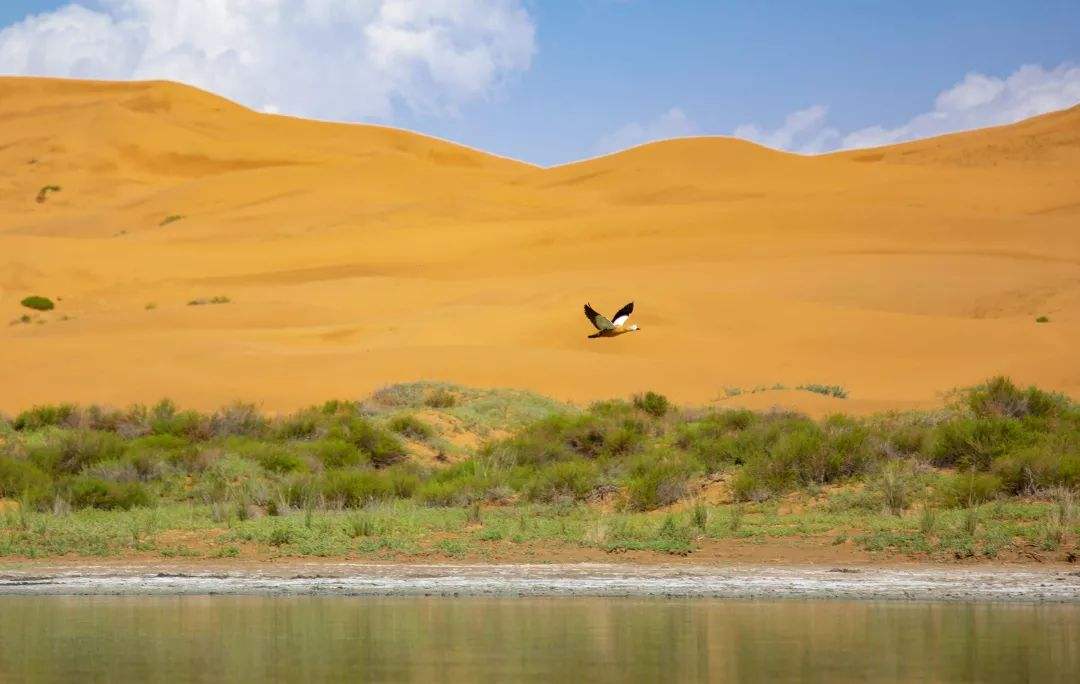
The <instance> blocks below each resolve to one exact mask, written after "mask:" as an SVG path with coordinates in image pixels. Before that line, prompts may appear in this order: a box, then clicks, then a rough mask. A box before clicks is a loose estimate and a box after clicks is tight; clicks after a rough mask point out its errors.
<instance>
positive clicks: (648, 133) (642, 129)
mask: <svg viewBox="0 0 1080 684" xmlns="http://www.w3.org/2000/svg"><path fill="white" fill-rule="evenodd" d="M696 131H697V126H695V125H694V122H693V121H691V120H690V119H689V118H687V116H686V114H685V113H684V112H683V110H681V109H679V108H678V107H672V108H671V109H669V110H667V111H666V112H664V113H663V114H661V115H660V116H659V117H657V118H656V119H653V120H652V121H649V122H646V123H644V124H642V123H637V122H633V123H629V124H626V125H625V126H623V127H622V128H620V129H619V130H617V131H615V132H613V133H609V134H608V135H605V136H604V137H603V138H601V139H600V140H599V141H597V143H596V145H595V146H594V148H593V151H594V153H595V154H607V153H609V152H615V151H618V150H624V149H626V148H627V147H633V146H635V145H640V144H642V143H646V142H649V141H650V140H664V139H667V138H678V137H682V136H686V135H693V134H694V133H695V132H696Z"/></svg>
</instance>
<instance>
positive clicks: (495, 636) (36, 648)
mask: <svg viewBox="0 0 1080 684" xmlns="http://www.w3.org/2000/svg"><path fill="white" fill-rule="evenodd" d="M222 680H226V681H251V682H254V681H286V680H288V681H327V680H332V681H415V682H473V681H491V682H506V681H538V682H561V681H576V682H601V681H638V682H655V681H701V680H712V681H734V680H743V681H746V680H756V681H780V680H796V681H822V682H845V681H934V682H939V681H980V682H988V681H1003V682H1012V681H1038V682H1051V681H1070V682H1075V681H1080V605H1077V604H1001V603H974V604H966V603H902V602H855V601H836V600H832V601H830V600H824V601H801V600H781V601H739V600H721V599H635V598H597V597H579V598H567V597H557V598H477V597H466V598H425V597H386V598H383V597H340V596H338V597H313V596H290V597H280V596H279V597H270V596H201V597H200V596H173V597H165V596H123V597H104V596H84V597H64V596H6V597H0V681H3V682H21V681H35V682H39V681H40V682H50V681H56V682H66V681H79V682H94V681H102V682H104V681H109V682H120V681H141V682H157V681H162V682H164V681H169V682H208V681H222Z"/></svg>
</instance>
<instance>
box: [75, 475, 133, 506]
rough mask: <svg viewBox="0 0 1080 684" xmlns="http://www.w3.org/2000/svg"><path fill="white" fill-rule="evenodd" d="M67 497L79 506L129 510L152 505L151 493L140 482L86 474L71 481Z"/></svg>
mask: <svg viewBox="0 0 1080 684" xmlns="http://www.w3.org/2000/svg"><path fill="white" fill-rule="evenodd" d="M67 499H68V501H69V502H70V503H71V505H72V506H75V507H77V508H102V509H106V510H109V509H122V510H129V509H132V508H135V507H138V506H149V505H150V493H149V492H148V491H147V490H146V487H144V486H143V485H142V484H140V483H138V482H110V481H108V480H102V479H100V478H96V477H88V476H85V475H84V476H80V477H77V478H75V479H74V480H72V481H71V483H70V484H69V485H68V496H67Z"/></svg>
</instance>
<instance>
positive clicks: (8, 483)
mask: <svg viewBox="0 0 1080 684" xmlns="http://www.w3.org/2000/svg"><path fill="white" fill-rule="evenodd" d="M51 485H52V481H51V479H50V478H49V476H48V475H47V474H46V473H44V472H43V471H42V470H41V469H40V468H38V467H37V466H35V465H34V464H32V463H28V462H26V461H23V460H21V459H16V458H10V457H8V456H3V455H0V498H7V499H19V498H22V497H27V498H29V499H30V500H31V501H40V500H43V499H45V498H46V495H47V494H48V492H49V489H50V487H51Z"/></svg>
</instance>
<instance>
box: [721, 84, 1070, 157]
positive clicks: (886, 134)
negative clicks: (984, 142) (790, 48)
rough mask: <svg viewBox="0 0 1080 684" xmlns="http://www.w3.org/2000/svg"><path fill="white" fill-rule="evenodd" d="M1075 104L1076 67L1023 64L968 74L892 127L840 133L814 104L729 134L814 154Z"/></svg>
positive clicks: (1008, 120) (977, 125)
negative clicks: (776, 121) (1001, 74)
mask: <svg viewBox="0 0 1080 684" xmlns="http://www.w3.org/2000/svg"><path fill="white" fill-rule="evenodd" d="M1077 103H1080V67H1077V66H1072V65H1069V64H1062V65H1060V66H1058V67H1055V68H1053V69H1044V68H1042V67H1041V66H1037V65H1025V66H1022V67H1020V68H1019V69H1017V70H1016V71H1014V72H1013V73H1012V74H1010V75H1009V76H1007V77H1005V78H998V77H995V76H986V75H984V74H978V73H970V74H968V75H967V76H965V77H964V79H963V80H962V81H960V82H959V83H957V84H956V85H954V86H953V87H951V88H949V89H948V90H945V91H943V92H941V93H939V94H938V96H937V97H936V98H935V99H934V108H933V109H932V110H931V111H929V112H925V113H923V114H919V115H917V116H915V117H913V118H911V119H910V120H909V121H907V122H906V123H904V124H901V125H900V126H896V127H895V128H887V127H885V126H880V125H877V126H868V127H866V128H860V129H858V130H856V131H852V132H850V133H848V134H846V135H841V134H840V133H839V132H838V131H836V130H835V129H834V128H831V127H829V126H828V125H827V114H828V110H827V109H826V108H825V107H823V106H821V105H815V106H813V107H809V108H807V109H803V110H799V111H797V112H794V113H793V114H790V115H789V116H788V117H787V119H785V121H784V123H783V125H781V126H780V127H779V128H776V129H774V130H771V131H770V130H766V129H763V128H762V127H760V126H758V125H756V124H744V125H742V126H739V127H738V128H736V129H735V131H734V135H735V136H736V137H740V138H747V139H749V140H754V141H755V142H760V143H761V144H763V145H768V146H769V147H775V148H779V149H786V150H791V151H794V152H805V153H816V152H825V151H830V150H835V149H851V148H857V147H874V146H877V145H889V144H892V143H897V142H902V141H905V140H914V139H916V138H926V137H930V136H934V135H941V134H943V133H952V132H955V131H963V130H969V129H972V128H982V127H984V126H996V125H1001V124H1008V123H1013V122H1016V121H1020V120H1021V119H1026V118H1028V117H1032V116H1036V115H1038V114H1045V113H1047V112H1051V111H1055V110H1058V109H1065V108H1066V107H1071V106H1073V105H1075V104H1077Z"/></svg>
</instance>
